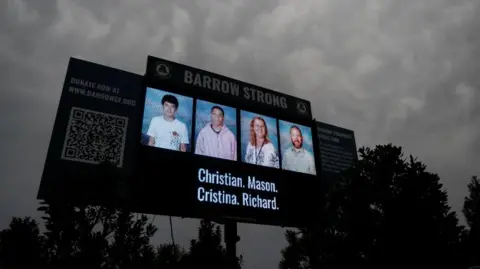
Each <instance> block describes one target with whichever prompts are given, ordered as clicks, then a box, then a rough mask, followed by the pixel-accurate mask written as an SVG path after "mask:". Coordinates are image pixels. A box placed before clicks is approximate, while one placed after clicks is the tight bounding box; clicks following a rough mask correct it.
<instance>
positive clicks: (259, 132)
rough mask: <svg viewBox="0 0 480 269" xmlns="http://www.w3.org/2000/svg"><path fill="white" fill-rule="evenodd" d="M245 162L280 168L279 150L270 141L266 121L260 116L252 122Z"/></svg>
mask: <svg viewBox="0 0 480 269" xmlns="http://www.w3.org/2000/svg"><path fill="white" fill-rule="evenodd" d="M245 162H246V163H251V164H257V165H261V166H268V167H275V168H279V157H278V153H277V150H276V149H275V146H274V145H273V144H272V142H270V139H268V129H267V124H266V123H265V120H264V119H263V118H261V117H259V116H255V117H253V118H252V120H251V121H250V140H249V142H248V146H247V152H246V154H245Z"/></svg>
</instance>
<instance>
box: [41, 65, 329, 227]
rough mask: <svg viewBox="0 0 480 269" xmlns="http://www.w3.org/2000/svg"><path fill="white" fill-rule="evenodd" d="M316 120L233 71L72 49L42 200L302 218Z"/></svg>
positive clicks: (313, 194)
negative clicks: (126, 66)
mask: <svg viewBox="0 0 480 269" xmlns="http://www.w3.org/2000/svg"><path fill="white" fill-rule="evenodd" d="M287 90H288V89H287ZM314 127H315V122H314V121H313V119H312V115H311V107H310V102H309V101H307V100H303V99H300V98H296V97H293V96H290V95H287V94H283V93H280V92H276V91H272V90H269V89H266V88H263V87H260V86H256V85H252V84H249V83H246V82H242V81H239V80H236V79H233V78H228V77H225V76H221V75H218V74H215V73H211V72H207V71H204V70H200V69H197V68H193V67H190V66H186V65H182V64H179V63H175V62H171V61H167V60H164V59H159V58H155V57H151V56H149V57H148V61H147V70H146V74H145V75H144V76H140V75H137V74H132V73H128V72H125V71H122V70H118V69H114V68H110V67H107V66H102V65H98V64H94V63H91V62H87V61H83V60H78V59H74V58H72V59H70V62H69V66H68V69H67V74H66V77H65V82H64V86H63V91H62V95H61V98H60V103H59V107H58V112H57V116H56V119H55V124H54V128H53V132H52V137H51V143H50V145H49V149H48V154H47V158H46V162H45V166H44V171H43V174H42V180H41V184H40V188H39V192H38V198H39V199H46V200H49V199H57V200H58V199H62V200H64V201H65V202H69V203H73V204H75V203H79V204H104V205H113V206H122V207H126V208H127V209H128V210H129V211H131V212H138V213H151V214H157V215H172V216H179V217H188V218H203V219H210V220H217V221H221V220H224V219H227V218H228V219H234V220H237V221H240V222H248V223H257V224H269V225H279V226H284V227H299V226H305V225H308V224H312V223H314V222H317V221H318V219H319V217H320V216H319V214H320V212H321V210H319V209H320V208H321V207H322V203H323V200H324V193H323V189H322V184H321V180H320V178H319V174H320V173H318V172H317V171H318V168H319V167H321V166H320V164H319V162H318V160H319V156H318V155H319V154H324V155H325V154H330V151H331V150H330V151H328V150H329V149H330V148H331V147H330V146H329V147H328V148H327V149H325V148H324V149H320V151H318V150H314V149H315V148H318V146H317V145H318V139H324V138H325V135H323V136H318V135H312V128H314ZM322 145H323V146H324V147H325V145H326V144H322ZM327 146H328V145H327ZM329 156H330V155H329ZM103 164H105V165H103ZM108 164H110V165H108ZM322 167H323V166H322Z"/></svg>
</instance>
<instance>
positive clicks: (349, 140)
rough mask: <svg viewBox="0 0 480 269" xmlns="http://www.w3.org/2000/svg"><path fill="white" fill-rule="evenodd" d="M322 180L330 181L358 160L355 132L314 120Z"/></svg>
mask: <svg viewBox="0 0 480 269" xmlns="http://www.w3.org/2000/svg"><path fill="white" fill-rule="evenodd" d="M315 125H316V128H315V129H316V134H317V136H318V152H319V154H318V155H319V156H320V168H321V171H322V173H321V179H322V181H327V182H328V181H332V180H334V179H335V178H336V177H338V176H339V174H340V173H341V172H343V171H345V170H346V169H348V168H350V167H352V166H354V165H355V163H356V162H357V160H358V155H357V146H356V143H355V134H354V132H353V131H352V130H348V129H345V128H341V127H338V126H335V125H331V124H327V123H324V122H318V121H317V122H316V124H315Z"/></svg>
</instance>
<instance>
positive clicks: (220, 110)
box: [194, 100, 237, 161]
mask: <svg viewBox="0 0 480 269" xmlns="http://www.w3.org/2000/svg"><path fill="white" fill-rule="evenodd" d="M195 139H196V140H195V151H194V152H195V154H198V155H203V156H209V157H214V158H219V159H226V160H232V161H236V160H237V111H236V109H234V108H232V107H228V106H224V105H219V104H214V103H210V102H207V101H203V100H197V103H196V116H195Z"/></svg>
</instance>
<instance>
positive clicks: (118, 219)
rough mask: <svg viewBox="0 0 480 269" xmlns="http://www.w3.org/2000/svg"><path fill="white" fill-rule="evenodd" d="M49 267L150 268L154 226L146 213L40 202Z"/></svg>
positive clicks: (153, 256)
mask: <svg viewBox="0 0 480 269" xmlns="http://www.w3.org/2000/svg"><path fill="white" fill-rule="evenodd" d="M39 210H41V211H43V212H44V213H45V215H46V216H44V217H43V219H44V220H45V228H46V230H47V231H46V232H45V249H46V251H47V260H48V261H49V264H50V266H51V268H105V269H107V268H153V266H154V259H155V250H154V247H153V246H152V245H151V244H150V243H149V240H150V238H151V237H152V236H153V235H154V234H155V232H156V230H157V228H156V227H154V226H153V225H152V224H148V217H147V216H145V215H134V214H132V213H130V212H128V211H126V210H120V209H114V208H110V207H105V206H72V205H69V204H65V203H46V202H43V203H42V206H41V207H40V208H39Z"/></svg>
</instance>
